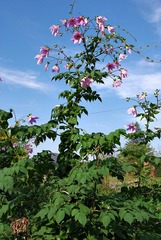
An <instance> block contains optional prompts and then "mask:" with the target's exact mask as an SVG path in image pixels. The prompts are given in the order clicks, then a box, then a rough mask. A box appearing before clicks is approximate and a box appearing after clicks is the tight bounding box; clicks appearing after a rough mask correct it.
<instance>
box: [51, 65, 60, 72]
mask: <svg viewBox="0 0 161 240" xmlns="http://www.w3.org/2000/svg"><path fill="white" fill-rule="evenodd" d="M52 72H57V73H59V72H60V68H59V66H58V65H54V66H53V67H52Z"/></svg>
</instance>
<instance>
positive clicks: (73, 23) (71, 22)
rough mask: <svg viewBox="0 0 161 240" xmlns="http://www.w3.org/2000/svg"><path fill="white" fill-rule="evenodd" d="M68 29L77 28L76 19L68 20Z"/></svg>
mask: <svg viewBox="0 0 161 240" xmlns="http://www.w3.org/2000/svg"><path fill="white" fill-rule="evenodd" d="M67 25H68V27H76V26H77V21H76V19H75V18H70V19H69V20H68V24H67Z"/></svg>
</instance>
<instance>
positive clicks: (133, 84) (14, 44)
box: [0, 0, 161, 152]
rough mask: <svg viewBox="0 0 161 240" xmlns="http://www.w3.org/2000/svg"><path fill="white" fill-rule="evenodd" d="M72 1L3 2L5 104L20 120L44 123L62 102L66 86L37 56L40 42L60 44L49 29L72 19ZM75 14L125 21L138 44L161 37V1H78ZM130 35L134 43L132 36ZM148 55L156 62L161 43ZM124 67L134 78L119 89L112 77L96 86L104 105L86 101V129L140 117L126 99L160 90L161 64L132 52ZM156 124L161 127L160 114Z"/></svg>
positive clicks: (1, 88)
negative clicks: (132, 112) (27, 118)
mask: <svg viewBox="0 0 161 240" xmlns="http://www.w3.org/2000/svg"><path fill="white" fill-rule="evenodd" d="M69 4H70V0H59V1H54V0H47V1H44V0H35V1H33V0H21V1H20V0H12V1H11V0H5V1H0V11H1V14H0V22H1V39H0V42H1V44H0V46H1V47H0V76H1V78H2V79H3V82H2V83H1V85H0V98H1V108H2V109H5V110H9V109H10V108H13V109H14V111H15V113H16V116H17V119H19V118H21V117H22V116H25V115H27V114H29V113H32V114H33V115H36V116H39V120H38V121H37V123H38V124H42V123H45V122H46V121H48V120H49V117H50V112H51V108H52V107H54V106H55V105H57V104H59V103H60V101H59V100H58V94H59V93H60V92H61V91H62V90H63V89H64V88H65V85H64V84H63V83H55V82H51V78H52V73H51V71H50V70H49V71H47V72H45V71H44V65H37V64H36V60H35V59H34V57H35V55H36V54H38V53H39V49H40V47H41V46H43V45H49V46H52V45H54V44H56V43H58V42H57V39H56V38H54V36H52V35H51V33H50V31H49V27H50V26H51V25H53V24H59V23H60V19H65V18H69V14H68V12H69V10H70V7H69ZM74 13H75V14H74V15H75V16H78V15H79V13H80V14H81V15H84V16H90V17H95V16H99V15H102V16H105V17H106V18H107V19H108V23H109V24H111V25H112V26H116V25H120V26H121V27H123V28H125V29H126V30H128V31H129V32H130V33H131V34H132V35H134V36H135V38H136V39H137V42H136V43H135V44H136V46H145V45H147V44H150V45H152V46H153V45H155V44H156V43H158V42H160V41H161V1H160V0H139V1H138V0H122V1H120V0H114V1H109V0H101V1H95V0H77V1H76V3H75V7H74ZM125 36H126V35H125ZM128 39H129V40H131V41H130V42H132V43H134V41H133V39H130V37H129V36H128ZM59 41H60V40H59ZM59 43H60V42H59ZM63 44H66V45H67V47H68V48H69V49H70V51H73V52H74V51H77V46H76V45H73V47H71V46H72V45H71V44H69V45H68V42H66V41H64V42H63ZM143 53H144V55H145V56H148V57H150V58H152V59H154V60H156V61H158V60H160V59H161V47H160V46H158V47H157V48H154V47H152V48H148V49H147V48H145V49H144V50H143ZM124 67H125V68H127V69H128V71H129V77H128V79H126V80H125V81H124V83H123V85H122V86H121V87H120V88H117V89H116V88H113V87H112V85H111V82H110V81H106V84H105V85H104V86H102V87H100V86H99V87H98V86H95V88H97V90H98V91H99V93H100V94H101V96H102V98H103V103H102V104H100V103H98V102H97V103H92V104H91V105H89V104H88V105H87V108H88V111H89V115H88V117H86V116H85V117H83V118H82V119H81V121H80V126H81V127H82V128H84V129H85V130H86V131H87V132H93V131H102V132H104V133H109V132H110V131H114V130H115V129H116V128H124V126H125V125H126V124H128V123H129V122H133V121H136V120H137V119H134V118H133V117H132V116H129V115H128V114H127V109H128V108H129V107H131V106H132V105H133V103H132V102H131V103H127V102H126V100H125V98H126V97H135V96H136V94H140V93H141V92H142V91H147V92H148V94H149V96H152V94H153V92H154V90H155V89H156V88H161V87H160V86H161V64H158V63H155V64H153V63H147V62H146V61H145V60H144V58H143V57H141V56H137V55H136V54H134V53H133V54H132V55H130V56H128V59H127V61H126V62H124ZM155 124H156V125H157V126H161V116H158V119H157V122H156V123H155ZM156 125H155V126H156ZM57 145H58V141H56V142H54V143H51V142H49V141H47V142H46V143H45V144H43V145H40V146H39V147H38V148H37V149H35V152H37V151H40V150H41V149H50V150H52V151H57ZM154 145H155V146H157V148H158V146H160V145H161V144H160V143H159V141H158V142H155V143H154Z"/></svg>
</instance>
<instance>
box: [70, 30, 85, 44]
mask: <svg viewBox="0 0 161 240" xmlns="http://www.w3.org/2000/svg"><path fill="white" fill-rule="evenodd" d="M82 38H83V36H82V34H81V33H80V32H75V33H74V35H73V37H72V38H71V40H72V41H73V42H74V44H75V43H79V44H80V43H81V42H82Z"/></svg>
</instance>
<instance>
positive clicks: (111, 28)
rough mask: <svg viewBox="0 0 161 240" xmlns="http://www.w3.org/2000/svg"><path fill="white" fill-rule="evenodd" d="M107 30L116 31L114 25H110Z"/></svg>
mask: <svg viewBox="0 0 161 240" xmlns="http://www.w3.org/2000/svg"><path fill="white" fill-rule="evenodd" d="M107 30H108V32H109V33H115V28H114V27H112V26H108V27H107Z"/></svg>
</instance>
